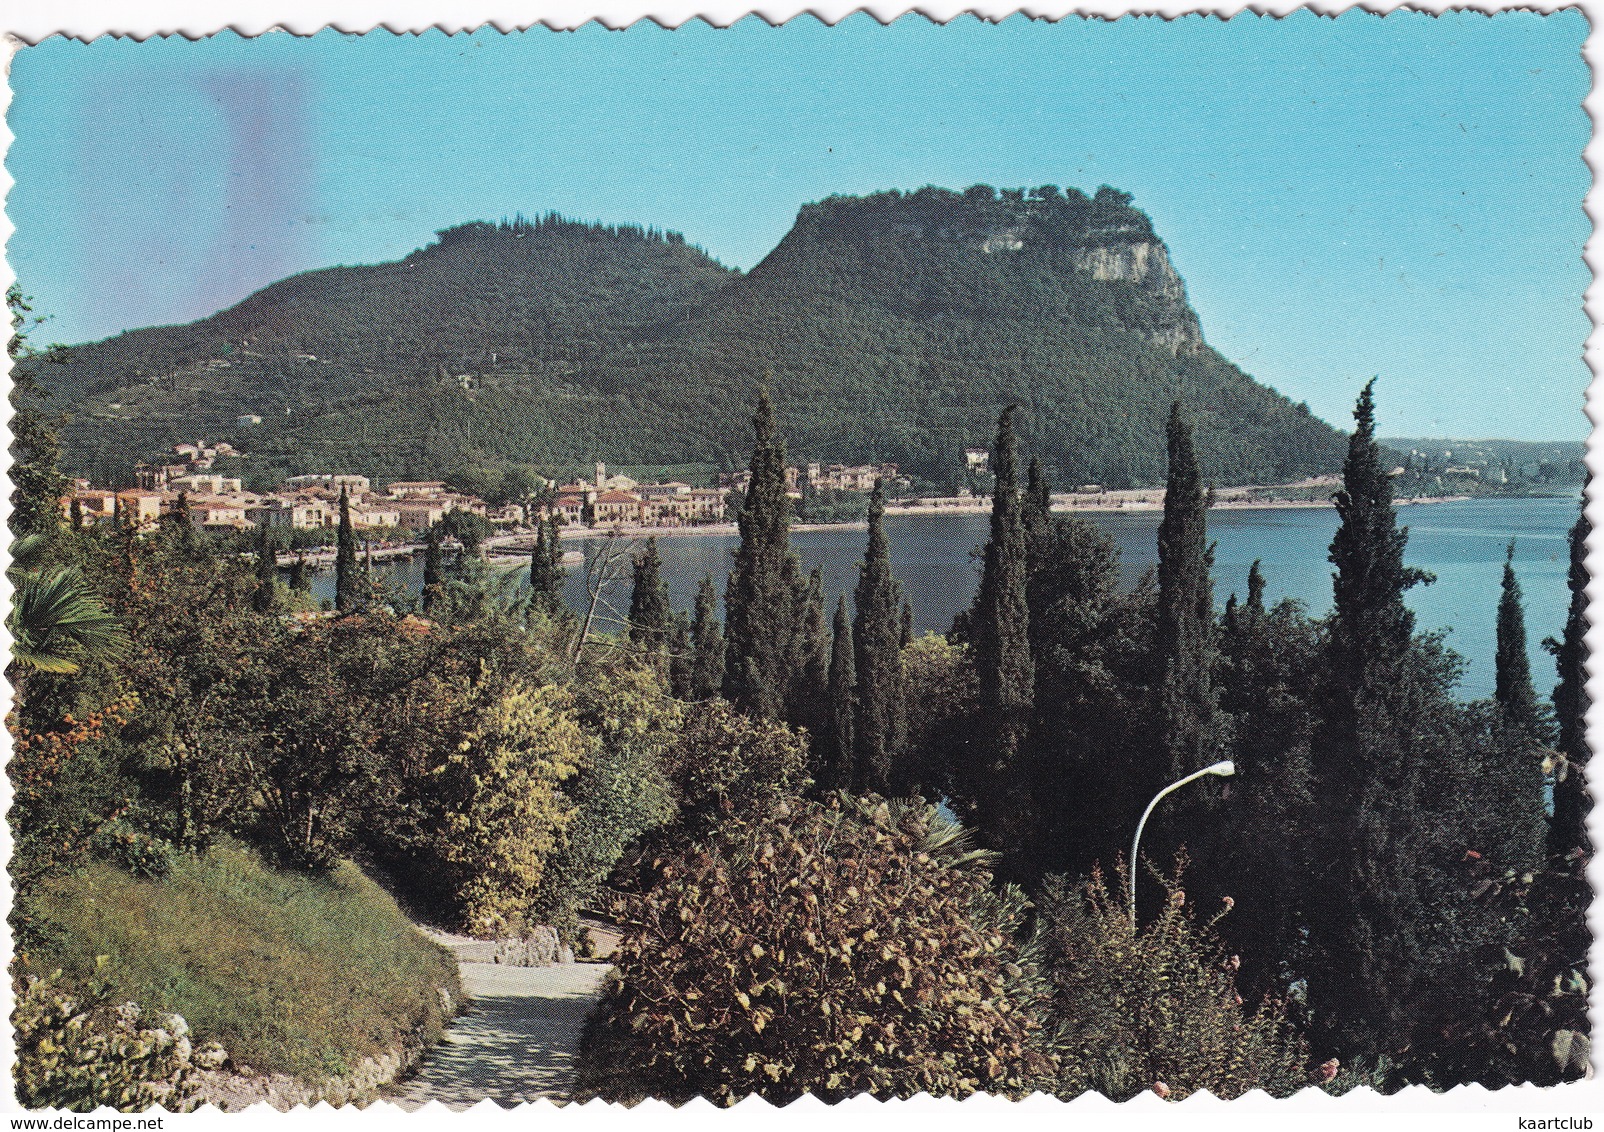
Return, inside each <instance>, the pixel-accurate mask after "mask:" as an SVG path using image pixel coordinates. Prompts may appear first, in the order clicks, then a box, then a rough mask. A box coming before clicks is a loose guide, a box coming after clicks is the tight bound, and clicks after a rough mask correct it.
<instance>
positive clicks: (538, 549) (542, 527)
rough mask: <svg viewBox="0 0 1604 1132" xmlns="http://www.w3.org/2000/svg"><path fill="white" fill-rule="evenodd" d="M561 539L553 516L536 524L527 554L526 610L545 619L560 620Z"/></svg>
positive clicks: (564, 571) (561, 603) (561, 596)
mask: <svg viewBox="0 0 1604 1132" xmlns="http://www.w3.org/2000/svg"><path fill="white" fill-rule="evenodd" d="M567 573H568V572H567V571H566V570H565V569H564V568H563V548H562V537H561V536H560V535H559V534H558V533H557V518H556V516H555V515H553V516H548V517H547V518H544V519H541V520H540V521H539V522H537V523H536V524H535V545H534V549H533V550H531V551H530V553H529V608H530V611H531V612H533V613H538V614H541V615H543V616H546V617H560V616H561V615H562V614H563V612H564V611H565V609H566V607H565V606H564V605H563V580H564V578H565V577H566V576H567Z"/></svg>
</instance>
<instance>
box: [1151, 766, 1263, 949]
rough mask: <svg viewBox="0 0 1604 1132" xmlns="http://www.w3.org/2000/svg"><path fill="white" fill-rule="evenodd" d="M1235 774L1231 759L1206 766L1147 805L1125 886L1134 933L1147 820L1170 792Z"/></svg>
mask: <svg viewBox="0 0 1604 1132" xmlns="http://www.w3.org/2000/svg"><path fill="white" fill-rule="evenodd" d="M1235 773H1236V764H1235V763H1233V762H1232V761H1231V760H1230V759H1226V760H1225V761H1224V762H1217V763H1215V764H1214V765H1213V766H1206V767H1204V768H1203V769H1202V770H1194V771H1193V772H1192V773H1191V774H1189V775H1187V776H1186V777H1185V778H1182V779H1178V780H1176V781H1175V782H1172V783H1170V784H1169V785H1168V786H1166V787H1164V789H1162V790H1160V791H1159V792H1158V793H1157V794H1155V795H1153V800H1152V801H1151V802H1149V803H1148V804H1147V809H1145V810H1143V811H1142V820H1141V821H1139V822H1137V823H1136V836H1135V837H1134V838H1132V839H1131V875H1130V880H1129V883H1128V884H1127V885H1126V886H1125V887H1126V891H1127V892H1128V894H1129V896H1130V902H1131V931H1133V932H1134V931H1135V930H1136V869H1137V861H1138V860H1139V859H1140V858H1138V857H1137V853H1138V852H1139V850H1140V848H1141V844H1142V827H1143V826H1145V825H1147V819H1148V818H1150V817H1151V816H1152V815H1153V807H1154V806H1157V805H1158V804H1159V803H1160V802H1161V801H1163V800H1164V796H1165V795H1166V794H1168V793H1169V792H1170V791H1172V790H1179V789H1180V788H1181V787H1182V786H1185V785H1186V784H1187V783H1188V782H1192V781H1194V780H1195V779H1199V778H1202V777H1203V776H1204V775H1206V774H1217V775H1219V776H1220V777H1221V778H1229V777H1230V776H1231V775H1233V774H1235Z"/></svg>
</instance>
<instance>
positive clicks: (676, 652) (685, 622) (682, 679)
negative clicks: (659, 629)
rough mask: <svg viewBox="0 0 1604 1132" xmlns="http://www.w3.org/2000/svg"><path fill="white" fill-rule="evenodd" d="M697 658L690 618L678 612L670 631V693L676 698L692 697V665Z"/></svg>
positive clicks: (688, 698)
mask: <svg viewBox="0 0 1604 1132" xmlns="http://www.w3.org/2000/svg"><path fill="white" fill-rule="evenodd" d="M695 659H696V655H695V652H694V650H693V649H692V648H691V623H690V620H689V619H688V618H687V617H686V616H685V614H683V613H676V614H674V624H673V627H672V628H671V629H669V632H668V693H669V695H671V696H673V697H674V698H675V699H676V700H690V699H691V665H692V664H693V663H695Z"/></svg>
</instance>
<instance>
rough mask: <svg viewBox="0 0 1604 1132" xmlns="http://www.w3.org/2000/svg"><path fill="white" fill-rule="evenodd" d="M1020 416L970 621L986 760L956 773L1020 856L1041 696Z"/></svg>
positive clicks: (1008, 433)
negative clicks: (1034, 714) (1032, 726)
mask: <svg viewBox="0 0 1604 1132" xmlns="http://www.w3.org/2000/svg"><path fill="white" fill-rule="evenodd" d="M1014 411H1015V406H1013V405H1010V406H1008V407H1007V408H1006V409H1004V410H1003V412H1002V416H1001V417H1000V418H999V419H998V422H997V441H996V449H995V451H994V453H993V455H992V466H993V469H994V471H995V474H996V485H995V488H994V493H993V495H992V502H991V538H990V539H989V540H988V541H987V543H986V548H985V551H984V554H983V557H982V565H981V572H980V588H979V590H978V592H977V593H976V594H975V602H974V606H973V608H972V611H971V613H970V616H969V634H970V638H971V641H972V652H973V655H974V660H975V670H976V676H977V678H978V680H977V683H978V695H977V701H978V708H979V711H978V719H977V724H978V734H977V735H976V746H977V749H978V751H979V752H981V758H980V760H979V761H978V762H977V763H976V764H975V765H972V766H970V767H966V768H955V769H956V770H957V771H958V772H959V774H960V775H961V776H962V777H964V778H967V779H968V781H967V783H966V785H965V791H964V792H965V793H966V794H968V796H969V797H968V799H967V803H968V806H969V808H970V809H972V811H973V815H974V819H975V822H976V824H977V826H978V828H979V830H980V832H981V835H982V836H983V837H984V839H985V840H986V842H987V843H988V844H989V845H990V846H991V847H992V848H994V849H998V850H1001V851H1004V852H1010V851H1014V850H1018V849H1022V848H1023V847H1024V831H1025V830H1026V829H1028V827H1029V821H1030V818H1029V813H1028V810H1029V807H1028V805H1027V804H1026V801H1025V799H1026V796H1027V793H1028V786H1027V784H1026V782H1025V781H1024V777H1025V773H1024V772H1025V768H1024V766H1023V765H1022V760H1021V757H1020V755H1021V748H1022V746H1023V744H1024V741H1025V738H1026V735H1027V731H1028V728H1029V722H1030V715H1031V709H1032V705H1033V703H1034V695H1035V687H1034V686H1035V666H1034V663H1033V661H1032V658H1031V650H1030V613H1029V610H1028V608H1027V606H1026V601H1025V582H1026V575H1027V562H1026V558H1027V548H1026V542H1025V525H1024V516H1023V513H1022V512H1023V507H1022V506H1021V504H1022V500H1021V493H1020V489H1019V450H1018V444H1017V442H1016V440H1015V438H1014Z"/></svg>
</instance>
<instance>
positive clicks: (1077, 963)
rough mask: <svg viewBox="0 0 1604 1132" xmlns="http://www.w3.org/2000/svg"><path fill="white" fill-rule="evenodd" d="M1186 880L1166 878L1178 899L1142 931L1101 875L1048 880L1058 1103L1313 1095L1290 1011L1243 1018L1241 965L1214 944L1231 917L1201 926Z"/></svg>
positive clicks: (1270, 1005) (1330, 1066)
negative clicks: (1217, 930)
mask: <svg viewBox="0 0 1604 1132" xmlns="http://www.w3.org/2000/svg"><path fill="white" fill-rule="evenodd" d="M1123 875H1124V874H1123V871H1122V872H1121V876H1120V879H1123ZM1179 877H1180V870H1179V869H1177V871H1176V874H1175V875H1174V876H1173V877H1166V878H1162V879H1163V883H1164V886H1165V888H1166V890H1167V892H1168V899H1167V900H1166V901H1165V902H1164V908H1163V911H1162V912H1160V914H1159V916H1158V918H1157V919H1156V920H1153V921H1152V922H1151V923H1148V924H1146V925H1143V927H1142V928H1141V930H1140V931H1133V930H1132V928H1131V921H1130V918H1129V913H1128V911H1127V908H1126V906H1125V902H1124V899H1123V898H1122V897H1121V896H1120V895H1118V894H1117V892H1116V891H1114V890H1111V888H1110V887H1109V886H1108V885H1107V884H1105V882H1104V879H1103V876H1102V874H1101V873H1100V872H1095V871H1094V873H1093V875H1092V878H1091V880H1090V881H1089V882H1087V883H1085V884H1084V885H1081V886H1079V887H1078V888H1077V887H1074V886H1071V885H1069V884H1068V883H1066V882H1065V881H1064V879H1063V878H1062V877H1051V878H1048V885H1047V893H1046V896H1045V897H1044V899H1043V901H1042V904H1041V909H1042V919H1043V922H1044V924H1045V932H1044V940H1043V942H1044V945H1045V948H1046V962H1047V964H1048V969H1049V971H1050V977H1051V980H1052V984H1053V1004H1052V1013H1053V1015H1054V1017H1055V1018H1056V1020H1057V1022H1058V1025H1059V1027H1060V1041H1061V1042H1062V1045H1061V1047H1060V1053H1061V1071H1060V1074H1059V1078H1058V1085H1057V1089H1056V1092H1057V1093H1058V1094H1059V1095H1060V1096H1064V1097H1073V1096H1078V1095H1079V1094H1081V1093H1083V1092H1087V1091H1088V1090H1096V1091H1097V1092H1100V1093H1102V1094H1103V1095H1104V1096H1106V1097H1109V1098H1110V1099H1112V1100H1116V1101H1121V1100H1126V1099H1128V1098H1130V1097H1132V1096H1135V1095H1136V1094H1137V1093H1140V1092H1142V1091H1143V1090H1146V1089H1151V1090H1153V1091H1154V1092H1156V1093H1158V1094H1159V1095H1160V1096H1164V1097H1171V1098H1174V1099H1176V1100H1180V1099H1181V1098H1183V1097H1185V1096H1187V1095H1188V1094H1190V1093H1194V1092H1197V1091H1198V1090H1200V1089H1207V1090H1209V1091H1210V1092H1212V1093H1214V1094H1215V1095H1216V1096H1218V1097H1224V1098H1231V1097H1238V1096H1241V1095H1242V1094H1243V1093H1246V1092H1248V1091H1249V1090H1251V1089H1263V1090H1265V1091H1266V1092H1268V1093H1270V1094H1271V1095H1273V1096H1288V1095H1290V1094H1291V1093H1294V1092H1296V1091H1297V1090H1298V1089H1301V1088H1303V1087H1305V1086H1307V1085H1310V1084H1313V1083H1315V1081H1316V1079H1317V1075H1316V1074H1311V1073H1310V1072H1309V1071H1308V1070H1307V1069H1306V1068H1305V1066H1306V1064H1307V1061H1308V1051H1307V1049H1306V1047H1305V1046H1304V1043H1303V1041H1302V1039H1301V1038H1300V1037H1299V1036H1298V1035H1297V1034H1296V1033H1294V1032H1293V1030H1292V1027H1291V1026H1290V1025H1289V1024H1288V1022H1287V1019H1286V1013H1285V1009H1284V1007H1283V1005H1282V1004H1280V1003H1278V1002H1276V1001H1274V1000H1266V1001H1265V1002H1264V1003H1263V1004H1261V1005H1260V1007H1259V1008H1258V1010H1257V1011H1249V1010H1247V1009H1245V1008H1244V1005H1243V1002H1242V997H1241V995H1239V994H1238V993H1237V992H1236V988H1235V972H1236V969H1237V967H1238V960H1237V957H1236V956H1229V957H1228V956H1226V955H1225V954H1224V951H1223V949H1222V948H1221V946H1220V944H1219V942H1218V938H1217V937H1216V935H1215V934H1214V925H1215V924H1216V923H1217V922H1218V920H1219V919H1220V917H1221V916H1223V915H1225V911H1222V912H1221V913H1220V914H1219V915H1218V916H1215V917H1214V918H1213V919H1212V920H1209V921H1206V922H1203V923H1199V922H1198V921H1197V919H1196V917H1195V916H1194V914H1193V910H1192V909H1191V908H1190V907H1188V905H1187V903H1186V894H1185V893H1184V892H1183V891H1182V890H1181V887H1180V881H1179ZM1120 891H1123V885H1121V886H1120ZM1229 907H1230V906H1229V904H1227V907H1226V910H1227V911H1228V910H1229ZM1335 1069H1336V1065H1335V1063H1334V1062H1328V1063H1327V1064H1326V1065H1325V1066H1323V1067H1321V1071H1320V1073H1319V1074H1318V1077H1319V1078H1320V1079H1324V1080H1329V1079H1330V1075H1331V1074H1332V1073H1334V1071H1335Z"/></svg>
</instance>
